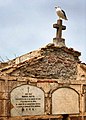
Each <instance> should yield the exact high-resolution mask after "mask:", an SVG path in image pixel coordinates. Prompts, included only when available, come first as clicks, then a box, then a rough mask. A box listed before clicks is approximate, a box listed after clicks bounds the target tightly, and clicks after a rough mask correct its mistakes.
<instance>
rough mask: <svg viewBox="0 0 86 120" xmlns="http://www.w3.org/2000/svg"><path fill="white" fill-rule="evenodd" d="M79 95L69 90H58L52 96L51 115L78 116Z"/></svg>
mask: <svg viewBox="0 0 86 120" xmlns="http://www.w3.org/2000/svg"><path fill="white" fill-rule="evenodd" d="M78 113H79V95H78V93H77V92H76V91H75V90H73V89H71V88H59V89H57V90H56V91H54V92H53V94H52V114H78Z"/></svg>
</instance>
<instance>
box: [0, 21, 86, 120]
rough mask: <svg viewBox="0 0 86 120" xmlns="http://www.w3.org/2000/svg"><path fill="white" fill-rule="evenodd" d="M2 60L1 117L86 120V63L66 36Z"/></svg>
mask: <svg viewBox="0 0 86 120" xmlns="http://www.w3.org/2000/svg"><path fill="white" fill-rule="evenodd" d="M53 27H54V28H56V29H57V31H56V37H55V38H54V39H53V43H52V44H48V45H46V46H45V47H44V48H41V49H39V50H36V51H32V52H30V53H27V54H25V55H22V56H20V57H17V58H15V59H13V60H11V61H8V62H6V63H0V120H37V119H40V120H45V119H47V120H66V119H70V120H86V64H85V63H81V62H80V60H79V56H80V55H81V53H80V52H78V51H75V50H73V48H68V47H66V45H65V39H63V38H62V30H65V29H66V27H65V26H63V25H62V20H58V21H57V24H54V25H53Z"/></svg>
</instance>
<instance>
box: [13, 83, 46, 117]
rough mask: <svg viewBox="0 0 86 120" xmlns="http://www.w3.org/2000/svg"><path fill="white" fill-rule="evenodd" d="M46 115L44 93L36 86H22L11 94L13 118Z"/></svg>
mask: <svg viewBox="0 0 86 120" xmlns="http://www.w3.org/2000/svg"><path fill="white" fill-rule="evenodd" d="M42 114H44V92H43V91H42V90H41V89H40V88H38V87H35V86H31V85H22V86H19V87H17V88H15V89H13V90H12V92H11V116H25V115H42Z"/></svg>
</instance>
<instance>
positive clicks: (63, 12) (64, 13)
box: [61, 10, 67, 18]
mask: <svg viewBox="0 0 86 120" xmlns="http://www.w3.org/2000/svg"><path fill="white" fill-rule="evenodd" d="M61 11H62V12H63V14H64V16H65V18H67V17H66V14H65V12H64V10H61Z"/></svg>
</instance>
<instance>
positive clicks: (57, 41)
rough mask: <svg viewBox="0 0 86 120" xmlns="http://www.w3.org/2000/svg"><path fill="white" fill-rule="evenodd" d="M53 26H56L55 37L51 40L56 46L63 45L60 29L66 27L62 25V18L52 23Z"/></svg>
mask: <svg viewBox="0 0 86 120" xmlns="http://www.w3.org/2000/svg"><path fill="white" fill-rule="evenodd" d="M53 28H56V29H57V31H56V37H55V38H54V39H53V42H54V44H55V45H56V46H59V47H62V46H65V40H64V39H63V38H62V30H65V29H66V26H63V25H62V20H60V19H59V20H57V23H56V24H53Z"/></svg>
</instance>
